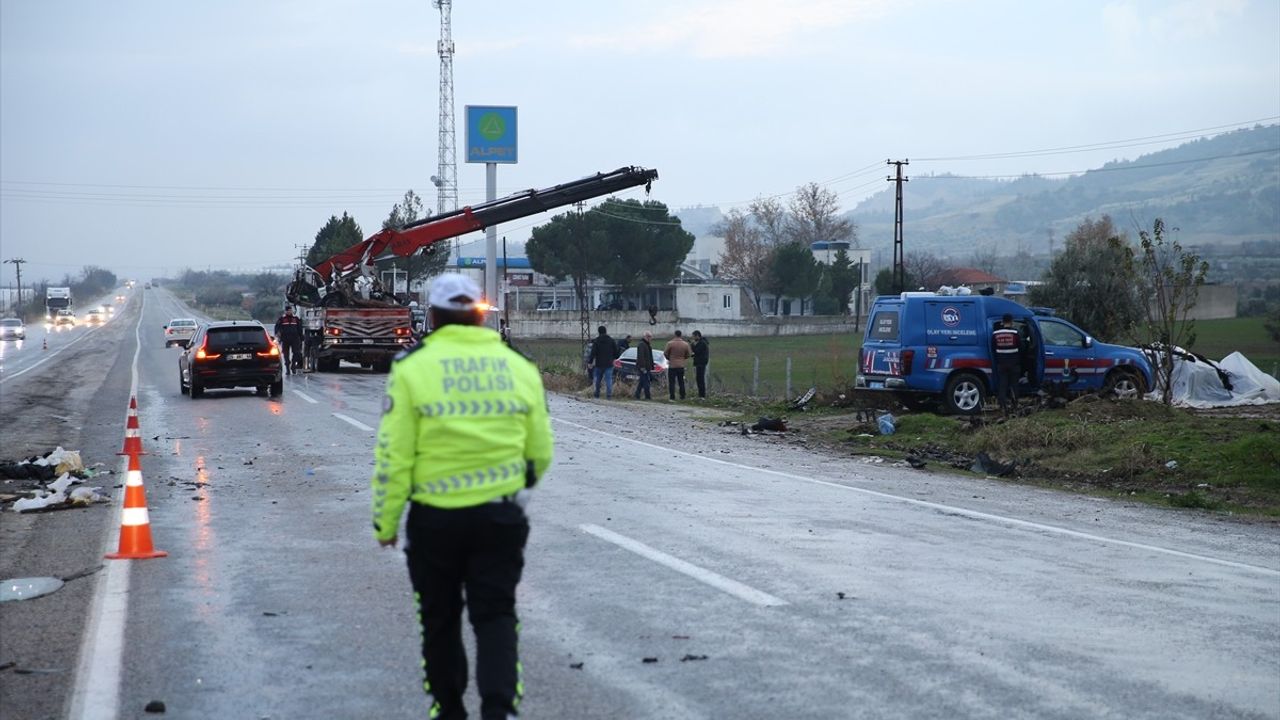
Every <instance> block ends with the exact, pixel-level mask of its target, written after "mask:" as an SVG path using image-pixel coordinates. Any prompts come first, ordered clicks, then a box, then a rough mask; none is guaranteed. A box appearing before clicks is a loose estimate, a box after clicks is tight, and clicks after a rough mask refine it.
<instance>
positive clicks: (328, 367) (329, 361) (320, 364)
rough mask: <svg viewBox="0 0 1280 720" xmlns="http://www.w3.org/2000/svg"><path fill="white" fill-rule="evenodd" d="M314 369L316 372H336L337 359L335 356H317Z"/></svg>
mask: <svg viewBox="0 0 1280 720" xmlns="http://www.w3.org/2000/svg"><path fill="white" fill-rule="evenodd" d="M316 371H318V372H338V361H337V359H336V358H317V359H316Z"/></svg>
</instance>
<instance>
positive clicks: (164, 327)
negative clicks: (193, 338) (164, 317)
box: [160, 325, 169, 330]
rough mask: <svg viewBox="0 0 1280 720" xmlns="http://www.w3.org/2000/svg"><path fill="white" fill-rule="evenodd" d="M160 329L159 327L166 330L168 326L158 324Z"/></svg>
mask: <svg viewBox="0 0 1280 720" xmlns="http://www.w3.org/2000/svg"><path fill="white" fill-rule="evenodd" d="M160 329H161V330H168V329H169V326H168V325H161V326H160Z"/></svg>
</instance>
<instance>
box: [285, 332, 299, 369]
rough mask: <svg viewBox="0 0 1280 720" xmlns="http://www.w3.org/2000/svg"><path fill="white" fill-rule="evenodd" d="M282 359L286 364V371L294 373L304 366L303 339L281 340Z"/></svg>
mask: <svg viewBox="0 0 1280 720" xmlns="http://www.w3.org/2000/svg"><path fill="white" fill-rule="evenodd" d="M280 359H281V360H282V361H283V362H284V371H285V372H286V373H290V372H293V371H294V369H295V368H298V367H301V365H302V338H291V339H283V338H282V339H281V340H280Z"/></svg>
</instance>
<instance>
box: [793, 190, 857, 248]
mask: <svg viewBox="0 0 1280 720" xmlns="http://www.w3.org/2000/svg"><path fill="white" fill-rule="evenodd" d="M787 231H788V234H789V236H790V238H791V239H792V240H794V241H796V242H800V243H803V244H804V245H806V246H807V245H809V244H811V243H815V242H846V241H847V242H850V243H853V245H854V246H855V247H857V243H858V231H857V228H856V227H855V226H854V224H853V223H852V222H851V221H849V220H848V219H847V218H843V217H840V199H839V197H838V196H837V195H836V194H835V193H834V192H832V191H830V190H828V189H827V188H824V187H822V186H821V185H819V184H817V183H809V184H807V185H801V186H800V187H798V188H796V194H795V197H793V198H792V199H791V215H790V217H788V219H787Z"/></svg>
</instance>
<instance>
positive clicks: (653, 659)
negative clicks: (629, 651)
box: [640, 657, 658, 665]
mask: <svg viewBox="0 0 1280 720" xmlns="http://www.w3.org/2000/svg"><path fill="white" fill-rule="evenodd" d="M640 662H642V663H644V664H646V665H651V664H653V663H656V662H658V658H656V657H647V658H643V659H641V661H640Z"/></svg>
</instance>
